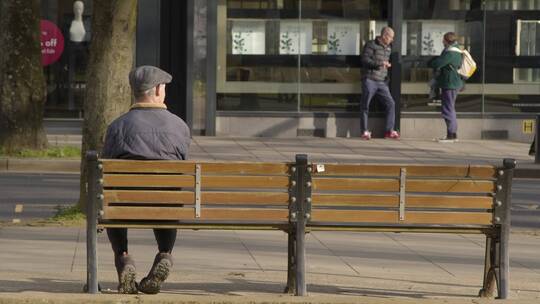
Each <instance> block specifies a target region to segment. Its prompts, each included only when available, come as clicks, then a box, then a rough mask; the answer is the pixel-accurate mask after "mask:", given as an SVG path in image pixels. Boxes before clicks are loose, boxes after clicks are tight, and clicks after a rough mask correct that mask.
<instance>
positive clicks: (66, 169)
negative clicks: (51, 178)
mask: <svg viewBox="0 0 540 304" xmlns="http://www.w3.org/2000/svg"><path fill="white" fill-rule="evenodd" d="M80 169H81V161H80V160H78V159H69V160H65V159H64V160H58V159H18V158H3V159H0V172H54V173H80Z"/></svg>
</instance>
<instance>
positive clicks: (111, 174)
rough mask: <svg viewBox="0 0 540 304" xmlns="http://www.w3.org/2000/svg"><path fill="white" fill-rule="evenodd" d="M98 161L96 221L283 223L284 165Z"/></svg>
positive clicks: (286, 170)
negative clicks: (99, 186) (99, 204)
mask: <svg viewBox="0 0 540 304" xmlns="http://www.w3.org/2000/svg"><path fill="white" fill-rule="evenodd" d="M98 164H99V165H98V167H99V168H100V169H101V172H100V174H101V179H102V183H101V184H102V185H101V189H100V190H101V193H102V195H103V197H102V207H101V208H100V210H101V211H102V212H101V216H100V223H102V224H106V223H112V222H118V221H128V220H129V221H138V222H139V223H143V222H144V221H154V222H155V221H171V222H172V221H175V222H182V223H185V224H189V223H194V224H197V223H212V224H220V223H221V224H228V223H236V224H239V225H240V224H242V223H246V224H261V225H263V224H267V225H277V226H279V225H286V224H287V223H288V205H289V193H288V187H289V183H290V174H289V170H290V164H287V163H245V162H244V163H242V162H194V161H136V160H108V159H101V160H99V162H98ZM162 224H163V223H162Z"/></svg>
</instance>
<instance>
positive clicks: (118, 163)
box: [101, 159, 195, 174]
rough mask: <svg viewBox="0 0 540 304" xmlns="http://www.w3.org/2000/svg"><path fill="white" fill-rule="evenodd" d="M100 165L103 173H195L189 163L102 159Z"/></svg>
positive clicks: (193, 164)
mask: <svg viewBox="0 0 540 304" xmlns="http://www.w3.org/2000/svg"><path fill="white" fill-rule="evenodd" d="M101 164H102V165H103V173H184V174H194V173H195V163H194V162H191V161H174V160H121V159H102V160H101Z"/></svg>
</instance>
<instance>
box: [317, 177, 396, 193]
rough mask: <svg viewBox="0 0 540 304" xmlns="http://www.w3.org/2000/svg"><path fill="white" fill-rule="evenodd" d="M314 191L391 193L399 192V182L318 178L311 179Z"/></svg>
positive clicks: (393, 180)
mask: <svg viewBox="0 0 540 304" xmlns="http://www.w3.org/2000/svg"><path fill="white" fill-rule="evenodd" d="M312 180H313V190H314V191H318V190H320V191H332V190H334V191H346V190H349V191H352V190H356V191H360V190H362V191H392V192H396V191H398V190H399V181H398V180H395V179H376V178H372V179H367V178H332V177H330V178H319V177H314V178H313V179H312Z"/></svg>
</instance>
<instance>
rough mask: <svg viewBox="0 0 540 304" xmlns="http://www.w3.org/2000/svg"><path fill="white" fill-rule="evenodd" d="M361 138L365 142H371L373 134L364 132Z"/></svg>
mask: <svg viewBox="0 0 540 304" xmlns="http://www.w3.org/2000/svg"><path fill="white" fill-rule="evenodd" d="M361 137H362V139H363V140H370V139H371V132H369V131H364V133H362V136H361Z"/></svg>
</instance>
